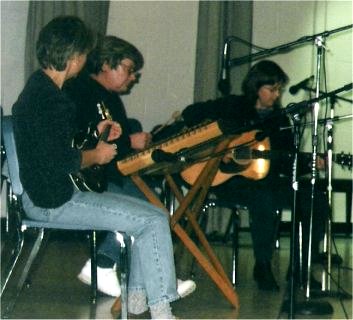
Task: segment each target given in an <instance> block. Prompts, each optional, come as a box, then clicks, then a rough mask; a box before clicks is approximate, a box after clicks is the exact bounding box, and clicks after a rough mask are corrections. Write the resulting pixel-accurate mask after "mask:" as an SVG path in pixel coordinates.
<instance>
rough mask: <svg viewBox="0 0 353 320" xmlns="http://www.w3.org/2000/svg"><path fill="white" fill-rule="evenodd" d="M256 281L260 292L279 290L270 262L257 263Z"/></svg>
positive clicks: (255, 268)
mask: <svg viewBox="0 0 353 320" xmlns="http://www.w3.org/2000/svg"><path fill="white" fill-rule="evenodd" d="M254 279H255V281H256V282H257V285H258V287H259V289H260V290H266V291H278V290H279V286H278V284H277V282H276V280H275V277H274V276H273V273H272V270H271V262H269V261H256V263H255V267H254Z"/></svg>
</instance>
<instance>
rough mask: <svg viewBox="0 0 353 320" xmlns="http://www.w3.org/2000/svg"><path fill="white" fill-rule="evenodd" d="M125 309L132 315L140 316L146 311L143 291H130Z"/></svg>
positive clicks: (145, 299)
mask: <svg viewBox="0 0 353 320" xmlns="http://www.w3.org/2000/svg"><path fill="white" fill-rule="evenodd" d="M127 309H128V311H129V312H130V313H132V314H141V313H143V312H145V311H147V310H148V306H147V297H146V293H145V292H144V291H132V292H131V291H130V292H129V294H128V306H127Z"/></svg>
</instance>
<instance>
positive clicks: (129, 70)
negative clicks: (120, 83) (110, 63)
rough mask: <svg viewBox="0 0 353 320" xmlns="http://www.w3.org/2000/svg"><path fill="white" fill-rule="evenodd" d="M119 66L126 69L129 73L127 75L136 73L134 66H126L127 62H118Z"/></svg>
mask: <svg viewBox="0 0 353 320" xmlns="http://www.w3.org/2000/svg"><path fill="white" fill-rule="evenodd" d="M120 66H122V67H123V68H124V69H125V70H126V72H127V73H128V74H129V76H131V75H136V73H137V72H136V70H135V67H133V66H128V65H127V64H125V63H122V62H121V63H120Z"/></svg>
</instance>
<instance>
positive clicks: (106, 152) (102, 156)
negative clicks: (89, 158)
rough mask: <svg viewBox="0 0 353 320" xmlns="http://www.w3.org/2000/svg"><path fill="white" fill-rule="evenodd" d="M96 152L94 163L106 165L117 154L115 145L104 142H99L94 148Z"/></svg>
mask: <svg viewBox="0 0 353 320" xmlns="http://www.w3.org/2000/svg"><path fill="white" fill-rule="evenodd" d="M95 151H96V157H97V158H96V163H97V164H106V163H109V162H110V161H112V160H113V159H114V158H115V156H116V155H117V154H118V148H117V145H116V144H115V143H112V144H111V143H106V142H104V141H99V142H98V143H97V146H96V148H95Z"/></svg>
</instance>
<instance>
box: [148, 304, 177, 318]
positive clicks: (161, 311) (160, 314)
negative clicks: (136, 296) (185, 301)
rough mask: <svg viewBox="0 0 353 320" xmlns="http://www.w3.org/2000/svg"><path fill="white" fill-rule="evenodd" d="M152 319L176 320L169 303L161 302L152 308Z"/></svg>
mask: <svg viewBox="0 0 353 320" xmlns="http://www.w3.org/2000/svg"><path fill="white" fill-rule="evenodd" d="M150 310H151V318H152V319H175V317H174V316H173V314H172V308H171V307H170V304H169V302H159V303H156V304H154V305H152V306H150Z"/></svg>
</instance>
